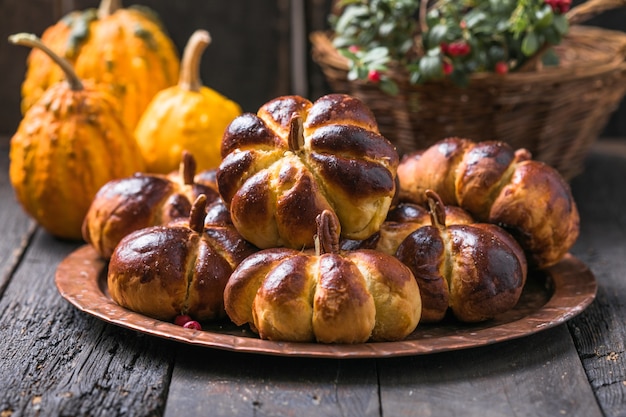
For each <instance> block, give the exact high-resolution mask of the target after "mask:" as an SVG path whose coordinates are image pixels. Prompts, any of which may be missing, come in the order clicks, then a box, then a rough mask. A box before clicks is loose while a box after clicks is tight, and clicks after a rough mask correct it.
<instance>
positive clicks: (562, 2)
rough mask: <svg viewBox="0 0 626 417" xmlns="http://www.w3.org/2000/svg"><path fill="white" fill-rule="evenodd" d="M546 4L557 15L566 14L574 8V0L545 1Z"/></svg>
mask: <svg viewBox="0 0 626 417" xmlns="http://www.w3.org/2000/svg"><path fill="white" fill-rule="evenodd" d="M544 3H545V4H547V5H548V6H550V7H551V8H552V11H553V12H555V13H565V12H567V11H568V10H569V9H570V7H571V6H572V0H544Z"/></svg>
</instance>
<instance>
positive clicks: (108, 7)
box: [98, 0, 122, 19]
mask: <svg viewBox="0 0 626 417" xmlns="http://www.w3.org/2000/svg"><path fill="white" fill-rule="evenodd" d="M121 8H122V0H101V1H100V5H99V6H98V19H104V18H105V17H108V16H111V15H112V14H113V13H115V12H116V11H117V10H118V9H121Z"/></svg>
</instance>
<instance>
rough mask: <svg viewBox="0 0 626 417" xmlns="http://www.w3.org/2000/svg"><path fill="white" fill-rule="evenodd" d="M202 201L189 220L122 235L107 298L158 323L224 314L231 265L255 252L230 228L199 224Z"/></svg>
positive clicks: (202, 198)
mask: <svg viewBox="0 0 626 417" xmlns="http://www.w3.org/2000/svg"><path fill="white" fill-rule="evenodd" d="M205 205H206V197H205V196H204V195H201V196H199V197H198V199H197V200H196V202H195V204H194V206H193V208H192V210H191V214H190V216H189V218H188V219H185V220H183V219H177V220H175V221H174V222H172V223H170V224H168V225H164V226H151V227H147V228H143V229H139V230H136V231H134V232H132V233H130V234H129V235H127V236H125V237H124V238H123V239H122V240H121V241H120V243H119V244H118V245H117V246H116V248H115V250H114V252H113V254H112V256H111V260H110V262H109V268H108V275H107V282H108V289H109V293H110V295H111V298H112V299H113V300H114V301H115V302H117V303H118V304H119V305H121V306H122V307H125V308H128V309H129V310H132V311H135V312H138V313H141V314H143V315H146V316H149V317H153V318H156V319H160V320H166V321H171V320H173V319H174V318H175V317H176V316H178V315H189V316H191V317H193V318H194V320H197V321H206V320H215V319H219V318H223V317H225V316H226V312H225V310H224V287H225V285H226V282H227V281H228V278H229V277H230V275H231V273H232V272H233V270H234V269H235V268H236V266H237V265H238V264H239V263H240V262H241V261H242V260H243V259H245V258H246V257H247V256H249V255H251V254H252V253H254V252H256V251H257V249H256V248H254V247H253V246H252V245H251V244H249V243H248V242H246V241H245V240H244V239H243V238H242V237H241V235H239V233H238V232H237V231H236V230H235V229H234V227H232V225H231V226H218V225H213V226H207V227H205V226H204V213H205V211H206V207H205Z"/></svg>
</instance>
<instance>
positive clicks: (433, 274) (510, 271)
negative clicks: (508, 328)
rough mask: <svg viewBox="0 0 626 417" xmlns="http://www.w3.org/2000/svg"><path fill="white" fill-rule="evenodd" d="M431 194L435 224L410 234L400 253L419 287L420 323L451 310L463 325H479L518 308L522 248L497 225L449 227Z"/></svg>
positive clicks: (524, 269) (523, 278) (523, 271)
mask: <svg viewBox="0 0 626 417" xmlns="http://www.w3.org/2000/svg"><path fill="white" fill-rule="evenodd" d="M427 196H428V198H429V204H430V207H431V209H430V210H431V216H432V225H431V226H424V227H421V228H419V229H417V230H416V231H414V232H413V233H411V234H409V235H408V236H407V237H406V238H405V239H404V240H403V241H402V243H401V244H400V246H399V247H398V250H397V253H396V257H397V258H398V259H399V260H400V261H402V262H403V263H404V264H405V265H407V266H408V267H409V268H410V269H411V271H412V272H413V275H414V276H415V278H416V280H417V283H418V285H419V289H420V293H421V298H422V306H423V310H422V321H424V322H438V321H441V320H442V319H443V318H444V317H445V316H446V314H447V313H448V311H451V313H452V314H453V315H454V316H455V317H456V318H457V319H458V320H460V321H462V322H480V321H485V320H488V319H492V318H494V317H496V316H497V315H498V314H501V313H504V312H506V311H508V310H510V309H512V308H513V307H515V305H516V304H517V302H518V301H519V298H520V296H521V293H522V289H523V287H524V284H525V282H526V275H527V264H526V259H525V257H524V253H523V251H522V249H521V247H520V246H519V244H518V243H517V242H516V241H515V239H513V237H511V236H510V235H509V234H508V233H507V232H506V231H504V230H503V229H502V228H500V227H499V226H496V225H493V224H486V223H473V224H462V225H447V224H446V216H445V211H444V209H443V202H442V201H441V199H440V198H439V197H438V196H437V195H436V194H435V193H434V192H432V191H427Z"/></svg>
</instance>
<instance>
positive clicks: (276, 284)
mask: <svg viewBox="0 0 626 417" xmlns="http://www.w3.org/2000/svg"><path fill="white" fill-rule="evenodd" d="M318 224H319V226H318V228H319V233H318V235H317V241H318V242H319V243H318V245H317V248H316V251H315V253H312V252H311V251H309V252H302V251H297V250H295V249H290V248H271V249H265V250H261V251H259V252H257V253H255V254H253V255H251V256H250V257H248V258H247V259H245V260H244V261H243V262H242V263H241V264H239V266H238V267H237V269H236V270H235V272H234V273H233V275H232V276H231V278H230V279H229V281H228V284H227V285H226V289H225V290H224V304H225V308H226V312H227V314H228V316H229V317H230V318H231V320H232V321H233V322H234V323H235V324H237V325H244V324H246V323H248V324H249V325H250V327H251V328H252V330H253V331H255V332H258V334H259V336H260V337H261V338H262V339H269V340H281V341H292V342H304V341H318V342H321V343H362V342H366V341H368V340H373V341H383V340H400V339H403V338H405V337H406V336H407V335H409V334H410V333H411V332H412V331H413V330H414V329H415V327H416V326H417V324H418V322H419V319H420V315H421V299H420V293H419V289H418V287H417V283H416V281H415V278H414V277H413V274H412V273H411V271H409V268H407V267H406V266H405V265H403V264H402V263H401V262H400V261H398V260H397V259H395V258H394V257H392V256H389V255H386V254H384V253H381V252H378V251H374V250H367V249H364V250H356V251H340V250H339V247H338V240H339V238H338V236H339V235H338V224H337V223H336V218H335V216H333V215H332V214H331V213H330V212H329V211H323V212H322V213H321V214H320V215H319V216H318Z"/></svg>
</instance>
